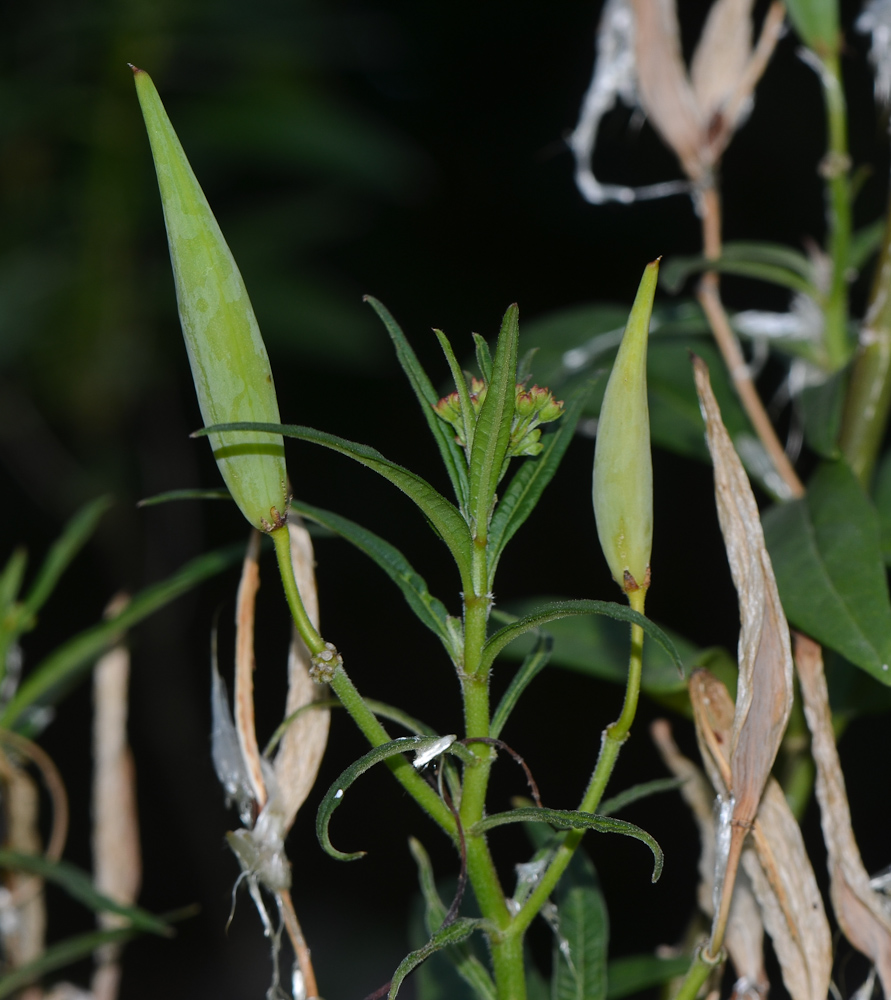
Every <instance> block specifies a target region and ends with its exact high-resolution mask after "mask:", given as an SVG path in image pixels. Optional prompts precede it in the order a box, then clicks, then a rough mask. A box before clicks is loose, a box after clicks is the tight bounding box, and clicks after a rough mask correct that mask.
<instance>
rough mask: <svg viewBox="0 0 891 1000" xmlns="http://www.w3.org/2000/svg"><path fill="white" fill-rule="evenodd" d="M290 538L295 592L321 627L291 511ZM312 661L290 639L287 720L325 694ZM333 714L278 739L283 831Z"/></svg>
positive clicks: (305, 789)
mask: <svg viewBox="0 0 891 1000" xmlns="http://www.w3.org/2000/svg"><path fill="white" fill-rule="evenodd" d="M288 532H289V534H290V537H291V562H292V564H293V566H294V576H295V579H296V580H297V588H298V590H299V591H300V596H301V598H302V600H303V605H304V607H305V608H306V613H307V614H308V615H309V619H310V621H311V622H312V623H313V625H315V627H316V628H318V627H319V599H318V591H317V588H316V579H315V573H314V570H313V567H314V565H315V561H314V557H313V548H312V540H311V539H310V537H309V532H308V531H307V530H306V528H304V527H303V524H302V523H301V521H300V519H299V518H298V517H297V516H296V515H295V514H294V513H293V512H292V513H291V515H290V516H289V518H288ZM310 665H311V658H310V653H309V650H308V649H307V648H306V646H305V645H304V643H303V640H302V639H301V638H300V636H299V635H298V634H297V631H296V629H295V630H294V631H293V632H292V635H291V649H290V653H289V656H288V698H287V703H286V706H285V714H286V715H291V714H293V713H294V712H296V711H297V710H298V709H299V708H302V707H303V706H304V705H308V704H310V703H311V702H314V701H321V700H323V699H324V698H325V697H326V696H327V693H328V688H327V686H326V685H324V684H316V683H315V681H313V680H312V679H311V677H310V675H309V668H310ZM330 720H331V711H330V709H328V708H315V709H312V710H310V711H307V712H303V713H302V714H301V715H300V716H298V717H297V718H296V719H295V720H294V721H293V722H292V723H291V724H290V726H288V729H287V730H286V732H285V735H284V736H283V737H282V742H281V747H280V749H279V751H278V754H277V756H276V758H275V776H276V779H277V783H278V787H279V794H280V797H281V802H282V812H283V813H284V817H285V830H286V831H287V830H289V829H290V828H291V825H292V824H293V822H294V817H295V816H296V815H297V810H298V809H299V808H300V807H301V806H302V805H303V803H304V801H305V800H306V796H307V795H309V792H310V789H311V788H312V786H313V784H314V783H315V780H316V775H317V774H318V772H319V765H320V764H321V762H322V756H323V755H324V753H325V746H326V745H327V742H328V726H329V724H330Z"/></svg>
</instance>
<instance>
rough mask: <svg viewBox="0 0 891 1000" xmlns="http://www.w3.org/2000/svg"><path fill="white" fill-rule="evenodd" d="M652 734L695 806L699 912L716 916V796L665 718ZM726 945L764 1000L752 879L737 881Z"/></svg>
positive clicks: (692, 808)
mask: <svg viewBox="0 0 891 1000" xmlns="http://www.w3.org/2000/svg"><path fill="white" fill-rule="evenodd" d="M650 736H651V737H652V740H653V743H655V745H656V749H657V750H658V751H659V755H660V756H661V757H662V760H663V762H664V764H665V766H666V767H667V768H668V770H669V771H671V773H672V774H673V775H674V776H675V777H676V778H678V779H679V780H680V782H681V786H680V792H681V796H682V797H683V799H684V801H685V802H686V803H687V805H688V806H689V807H690V811H691V812H692V814H693V818H694V820H695V821H696V826H697V827H698V829H699V842H700V845H701V850H700V854H699V887H698V889H697V901H698V903H699V908H700V909H701V910H702V912H703V913H705V914H707V915H708V916H713V915H714V886H715V810H714V801H715V793H714V790H713V789H712V786H711V785H710V784H709V781H708V779H707V778H706V776H705V775H704V774H703V773H702V771H701V770H700V769H699V768H698V767H697V766H696V765H695V764H694V763H693V761H692V760H689V759H688V758H687V757H685V756H684V755H683V754H682V753H681V751H680V750H679V749H678V747H677V744H676V743H675V742H674V739H673V737H672V734H671V726H670V725H669V723H668V722H666V720H665V719H656V721H655V722H653V724H652V725H651V726H650ZM724 945H725V947H726V948H727V952H728V954H729V955H730V958H731V960H732V962H733V966H734V968H735V970H736V975H737V978H738V979H740V980H742V979H745V980H747V981H748V982H749V983H752V984H754V986H755V988H756V990H757V992H758V994H759V995H760V996H766V995H767V991H768V989H769V986H770V984H769V982H768V979H767V973H766V971H765V969H764V929H763V926H762V923H761V915H760V913H759V911H758V904H757V902H756V901H755V897H754V895H753V894H752V887H751V884H750V882H749V879H748V877H746V876H745V875H743V876H742V877H740V878H737V880H736V884H735V885H734V887H733V900H732V902H731V904H730V914H729V916H728V918H727V931H726V934H725V937H724Z"/></svg>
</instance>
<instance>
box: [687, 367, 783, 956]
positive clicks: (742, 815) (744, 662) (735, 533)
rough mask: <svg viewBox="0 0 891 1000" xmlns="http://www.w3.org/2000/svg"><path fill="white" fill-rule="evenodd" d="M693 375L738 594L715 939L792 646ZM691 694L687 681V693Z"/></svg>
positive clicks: (778, 724)
mask: <svg viewBox="0 0 891 1000" xmlns="http://www.w3.org/2000/svg"><path fill="white" fill-rule="evenodd" d="M693 374H694V377H695V380H696V391H697V394H698V395H699V404H700V407H701V409H702V415H703V417H704V419H705V425H706V439H707V442H708V448H709V452H710V454H711V457H712V464H713V466H714V473H715V500H716V504H717V508H718V520H719V522H720V525H721V534H722V535H723V537H724V545H725V548H726V550H727V560H728V562H729V563H730V572H731V575H732V576H733V583H734V586H735V587H736V591H737V594H738V596H739V617H740V635H739V648H738V659H739V680H738V683H737V695H736V708H735V711H734V716H733V726H732V729H731V731H730V732H729V733H727V736H726V738H727V743H726V745H725V746H724V747H722V748H721V749H720V752H715V748H714V747H711V756H712V758H713V761H714V767H715V768H716V769H717V770H718V771H719V772H720V777H721V783H722V785H723V786H724V789H725V796H726V801H727V802H728V803H730V802H732V815H731V816H730V820H729V822H730V841H729V844H728V849H727V869H726V885H725V887H724V889H723V890H722V892H723V899H722V902H721V904H720V905H719V906H718V907H717V911H716V914H715V927H714V928H713V933H715V932H717V934H718V937H719V938H720V936H721V933H722V931H721V928H722V925H723V922H724V921H725V920H726V915H727V910H728V909H729V905H730V898H731V895H730V894H731V893H732V890H733V879H734V877H735V874H736V868H737V866H738V864H739V857H740V853H741V851H742V845H743V840H744V839H745V835H746V832H747V830H748V829H749V827H750V826H751V824H752V821H753V820H754V818H755V814H756V812H757V811H758V803H759V802H760V800H761V794H762V792H763V790H764V785H765V783H766V781H767V779H768V776H769V775H770V769H771V767H772V766H773V762H774V759H775V758H776V754H777V750H778V749H779V746H780V741H781V740H782V738H783V733H784V732H785V729H786V724H787V722H788V720H789V712H790V711H791V709H792V650H791V647H790V642H789V628H788V626H787V624H786V619H785V616H784V614H783V607H782V605H781V604H780V597H779V593H778V592H777V585H776V580H775V579H774V574H773V567H772V565H771V562H770V556H769V555H768V554H767V548H766V547H765V544H764V533H763V531H762V530H761V521H760V519H759V515H758V507H757V505H756V503H755V497H754V496H753V494H752V488H751V486H750V485H749V480H748V477H747V476H746V473H745V470H744V469H743V466H742V462H740V460H739V456H738V455H737V454H736V451H735V450H734V448H733V443H732V442H731V440H730V435H729V434H728V433H727V429H726V428H725V427H724V423H723V421H722V420H721V411H720V408H719V407H718V403H717V400H716V399H715V396H714V393H713V392H712V388H711V384H710V382H709V376H708V367H707V366H706V365H705V363H704V362H703V361H702V360H701V359H699V358H696V357H694V358H693ZM692 692H693V685H692V683H691V696H692ZM700 728H701V729H702V732H701V738H703V739H705V740H706V742H708V741H709V740H710V736H709V733H710V732H711V729H710V727H709V726H707V725H705V726H702V727H700V724H699V722H698V723H697V732H700ZM710 777H712V778H713V780H714V776H713V775H712V774H710ZM716 787H718V785H716Z"/></svg>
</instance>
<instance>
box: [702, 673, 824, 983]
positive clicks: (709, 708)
mask: <svg viewBox="0 0 891 1000" xmlns="http://www.w3.org/2000/svg"><path fill="white" fill-rule="evenodd" d="M690 700H691V702H692V704H693V711H694V718H695V720H696V734H697V738H698V739H699V743H700V749H701V750H702V753H703V760H704V761H706V762H709V763H707V768H706V769H707V770H708V771H709V776H710V777H711V779H712V781H713V782H715V790H716V791H717V792H718V794H719V795H720V796H722V798H723V797H724V796H725V795H726V793H727V790H726V786H725V784H724V780H723V777H722V776H723V775H726V774H727V773H729V771H730V762H729V761H728V760H727V754H728V753H729V752H730V747H731V732H732V728H731V727H732V724H733V721H734V718H735V712H734V706H733V700H732V699H731V697H730V695H729V694H728V693H727V689H726V688H725V687H724V685H723V684H722V683H721V682H720V681H719V680H717V678H715V677H713V676H712V675H711V674H709V673H708V672H707V671H705V670H697V671H695V672H694V674H693V676H692V677H691V679H690ZM732 822H734V823H735V821H732ZM748 829H751V838H752V839H751V843H752V846H753V847H754V853H753V852H752V851H751V850H745V851H742V865H743V869H744V871H745V872H746V874H747V875H748V876H749V878H750V880H751V882H752V887H753V889H754V891H755V895H756V897H757V899H758V902H759V904H760V906H761V913H762V919H763V920H764V926H765V927H766V929H767V932H768V933H769V934H770V936H771V939H772V940H773V945H774V950H775V952H776V953H777V957H778V959H779V961H780V966H781V967H782V970H783V982H784V983H785V984H786V988H787V990H788V991H789V993H790V995H791V996H792V997H793V1000H825V997H826V992H827V990H828V988H829V979H830V974H831V971H832V941H831V937H830V933H829V924H828V922H827V920H826V914H825V912H824V910H823V903H822V900H821V898H820V893H819V890H818V888H817V881H816V877H815V876H814V872H813V868H812V867H811V863H810V860H809V859H808V856H807V852H806V851H805V848H804V841H803V839H802V836H801V830H800V828H799V826H798V823H797V822H796V821H795V817H794V816H793V815H792V812H791V810H790V809H789V806H788V805H787V803H786V799H785V796H784V795H783V791H782V789H781V788H780V786H779V784H778V783H777V782H776V781H775V780H774V779H773V778H771V779H769V780H768V782H767V784H766V786H765V789H764V793H763V795H762V798H761V803H760V806H759V809H758V813H757V816H756V817H755V818H754V820H753V821H752V822H751V824H750V826H749V827H739V826H736V825H734V826H733V827H732V834H731V835H732V837H734V838H737V837H738V839H739V840H740V842H741V841H742V840H744V839H745V835H746V832H748ZM733 842H734V841H733V840H732V841H731V843H733ZM728 872H729V865H728ZM725 889H726V886H725Z"/></svg>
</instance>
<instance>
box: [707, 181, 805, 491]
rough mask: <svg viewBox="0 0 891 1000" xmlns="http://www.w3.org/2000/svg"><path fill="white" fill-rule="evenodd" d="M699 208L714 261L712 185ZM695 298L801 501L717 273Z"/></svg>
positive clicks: (717, 222) (716, 226) (716, 235)
mask: <svg viewBox="0 0 891 1000" xmlns="http://www.w3.org/2000/svg"><path fill="white" fill-rule="evenodd" d="M699 206H700V212H701V214H702V242H703V249H704V252H705V256H706V258H708V259H710V260H717V259H718V258H719V257H720V256H721V205H720V200H719V198H718V192H717V189H716V188H715V186H714V184H713V183H711V184H708V185H707V186H706V187H705V188H703V190H702V191H701V192H700V199H699ZM697 298H698V299H699V304H700V305H701V306H702V310H703V312H704V313H705V316H706V319H707V320H708V322H709V326H711V328H712V334H713V335H714V338H715V341H716V342H717V344H718V349H719V350H720V351H721V355H722V356H723V358H724V364H725V365H726V366H727V370H728V372H729V373H730V377H731V379H732V380H733V385H734V387H735V388H736V392H737V394H738V396H739V399H740V402H741V403H742V405H743V409H744V410H745V411H746V414H747V416H748V418H749V420H750V421H751V423H752V427H753V428H754V429H755V433H756V434H757V435H758V438H759V439H760V441H761V443H762V445H764V449H765V451H766V452H767V454H768V456H769V457H770V460H771V462H772V463H773V466H774V468H775V469H776V471H777V474H778V475H779V476H780V478H781V479H782V480H783V482H784V483H785V485H786V488H787V489H788V491H789V496H790V498H793V499H798V498H799V497H803V496H804V485H803V484H802V482H801V480H800V479H799V478H798V474H797V473H796V472H795V469H794V468H793V466H792V463H791V462H790V461H789V457H788V455H787V454H786V452H785V451H784V450H783V446H782V445H781V444H780V441H779V438H778V437H777V434H776V431H775V430H774V428H773V424H772V423H771V422H770V418H769V417H768V415H767V411H766V410H765V409H764V404H763V403H762V402H761V397H760V396H759V395H758V390H757V389H756V388H755V383H754V382H753V381H752V376H751V374H750V373H749V368H748V365H747V364H746V361H745V358H744V357H743V353H742V349H741V348H740V346H739V341H738V340H737V339H736V334H735V333H734V332H733V330H732V329H731V326H730V320H729V319H728V318H727V313H726V312H725V311H724V305H723V303H722V302H721V292H720V287H719V283H718V273H717V271H706V272H705V274H703V276H702V280H701V281H700V283H699V290H698V292H697Z"/></svg>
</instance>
